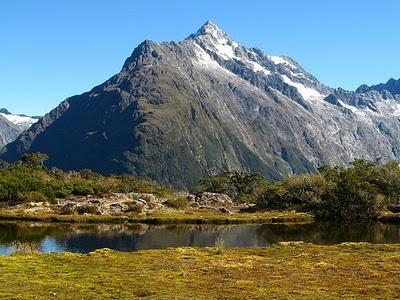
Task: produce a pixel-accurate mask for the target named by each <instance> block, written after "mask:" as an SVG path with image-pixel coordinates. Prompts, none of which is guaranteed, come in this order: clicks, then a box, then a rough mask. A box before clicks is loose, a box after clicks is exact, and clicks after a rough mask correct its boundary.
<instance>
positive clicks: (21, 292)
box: [0, 243, 400, 299]
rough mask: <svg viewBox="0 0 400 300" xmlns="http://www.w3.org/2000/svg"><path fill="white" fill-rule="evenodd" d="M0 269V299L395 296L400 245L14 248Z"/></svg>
mask: <svg viewBox="0 0 400 300" xmlns="http://www.w3.org/2000/svg"><path fill="white" fill-rule="evenodd" d="M0 269H1V274H0V297H1V298H4V299H104V298H106V299H136V298H145V299H147V298H148V299H269V298H286V299H299V298H300V299H301V298H306V299H310V298H312V299H315V298H321V299H322V298H323V299H325V298H328V299H329V298H343V297H347V298H364V299H370V298H387V299H392V298H398V297H400V285H399V280H400V245H372V244H365V243H362V244H341V245H335V246H317V245H313V244H304V243H286V244H279V245H276V246H273V247H271V248H258V249H224V250H222V251H221V250H220V249H219V250H218V249H215V248H202V249H199V248H176V249H165V250H145V251H139V252H131V253H122V252H115V251H111V250H106V249H103V250H98V251H95V252H92V253H90V254H87V255H83V254H71V253H64V254H34V255H26V254H25V255H22V254H17V255H13V256H10V257H0Z"/></svg>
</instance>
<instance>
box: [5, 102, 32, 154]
mask: <svg viewBox="0 0 400 300" xmlns="http://www.w3.org/2000/svg"><path fill="white" fill-rule="evenodd" d="M38 119H39V118H38V117H28V116H26V115H14V114H12V113H10V112H9V111H8V110H7V109H5V108H1V109H0V148H1V147H3V146H4V145H6V144H8V143H10V142H12V141H14V140H15V139H16V138H17V137H18V136H19V135H20V134H21V132H23V131H24V130H26V129H28V128H29V127H30V126H31V125H32V124H34V123H36V122H37V121H38Z"/></svg>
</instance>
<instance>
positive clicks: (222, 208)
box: [218, 207, 232, 214]
mask: <svg viewBox="0 0 400 300" xmlns="http://www.w3.org/2000/svg"><path fill="white" fill-rule="evenodd" d="M218 211H219V212H220V213H223V214H232V212H231V211H230V210H229V209H227V208H226V207H220V208H219V209H218Z"/></svg>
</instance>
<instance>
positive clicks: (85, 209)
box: [76, 204, 98, 215]
mask: <svg viewBox="0 0 400 300" xmlns="http://www.w3.org/2000/svg"><path fill="white" fill-rule="evenodd" d="M76 211H77V213H78V214H80V215H83V214H91V215H95V214H97V213H98V208H97V206H95V205H91V204H86V205H82V206H79V207H78V208H77V209H76Z"/></svg>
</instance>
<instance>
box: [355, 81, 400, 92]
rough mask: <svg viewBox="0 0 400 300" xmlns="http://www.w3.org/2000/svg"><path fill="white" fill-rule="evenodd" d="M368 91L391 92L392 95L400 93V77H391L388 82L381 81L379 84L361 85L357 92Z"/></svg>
mask: <svg viewBox="0 0 400 300" xmlns="http://www.w3.org/2000/svg"><path fill="white" fill-rule="evenodd" d="M368 91H378V92H385V91H387V92H389V93H391V94H392V95H400V79H398V80H396V79H393V78H390V79H389V80H388V82H386V83H380V84H377V85H372V86H368V85H366V84H363V85H361V86H360V87H359V88H358V89H357V90H356V92H358V93H365V92H368Z"/></svg>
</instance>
